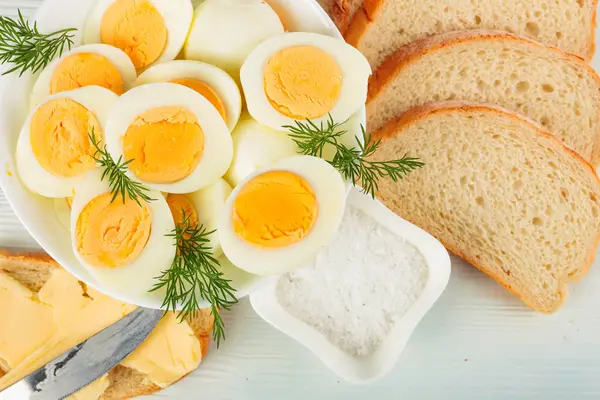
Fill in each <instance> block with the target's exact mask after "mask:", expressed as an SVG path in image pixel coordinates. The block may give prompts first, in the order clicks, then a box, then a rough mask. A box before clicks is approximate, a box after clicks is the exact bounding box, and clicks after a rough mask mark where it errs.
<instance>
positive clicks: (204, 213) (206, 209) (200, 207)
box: [186, 179, 232, 257]
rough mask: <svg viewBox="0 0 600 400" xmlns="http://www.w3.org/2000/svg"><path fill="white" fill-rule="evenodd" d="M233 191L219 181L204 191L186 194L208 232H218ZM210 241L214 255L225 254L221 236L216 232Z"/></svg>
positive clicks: (199, 223) (222, 181)
mask: <svg viewBox="0 0 600 400" xmlns="http://www.w3.org/2000/svg"><path fill="white" fill-rule="evenodd" d="M231 191H232V189H231V186H229V184H228V183H227V182H225V180H224V179H219V180H218V181H216V182H215V183H213V184H212V185H210V186H208V187H205V188H204V189H201V190H198V191H196V192H193V193H188V194H186V197H187V198H188V199H189V200H190V202H191V203H192V205H193V206H194V209H195V210H196V214H197V215H198V225H201V226H203V227H204V228H205V229H206V232H212V231H216V230H217V228H218V225H219V224H218V223H219V215H221V212H222V211H223V208H225V203H226V202H227V198H228V197H229V195H230V194H231ZM209 239H210V242H209V243H208V245H209V246H210V247H211V248H212V252H213V255H214V256H215V257H219V256H220V255H221V254H223V251H222V249H221V242H220V241H219V235H218V234H217V233H216V232H214V233H213V234H211V235H210V237H209Z"/></svg>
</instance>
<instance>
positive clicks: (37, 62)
mask: <svg viewBox="0 0 600 400" xmlns="http://www.w3.org/2000/svg"><path fill="white" fill-rule="evenodd" d="M18 12H19V15H18V17H17V18H16V19H13V18H10V17H5V16H0V63H1V64H6V63H9V64H12V68H10V69H9V70H8V71H6V72H4V74H3V75H6V74H10V73H12V72H15V71H18V72H19V76H21V75H23V73H25V72H26V71H32V72H33V73H35V72H38V71H39V70H41V69H43V68H45V67H46V66H47V65H48V64H49V63H50V62H51V61H52V60H53V59H54V58H55V57H57V56H60V55H61V54H62V53H63V52H64V51H65V50H70V49H71V46H72V45H73V32H74V31H76V30H77V29H75V28H69V29H62V30H59V31H56V32H52V33H40V31H39V30H38V28H37V24H36V23H34V24H33V26H31V25H29V22H28V21H27V20H26V19H25V18H24V17H23V14H21V10H19V11H18Z"/></svg>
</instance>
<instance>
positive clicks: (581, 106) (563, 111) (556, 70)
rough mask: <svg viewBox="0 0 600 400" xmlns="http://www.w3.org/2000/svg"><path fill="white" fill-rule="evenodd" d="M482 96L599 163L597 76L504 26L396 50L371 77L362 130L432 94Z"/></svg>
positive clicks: (477, 98)
mask: <svg viewBox="0 0 600 400" xmlns="http://www.w3.org/2000/svg"><path fill="white" fill-rule="evenodd" d="M453 99H456V100H465V101H473V102H478V103H490V104H496V105H499V106H502V107H505V108H507V109H509V110H511V111H514V112H518V113H520V114H523V115H526V116H528V117H530V118H532V119H533V120H535V121H536V122H538V123H540V124H541V125H542V126H543V127H544V128H545V129H546V130H548V131H549V132H552V133H553V134H554V135H556V136H557V137H559V138H560V139H561V140H563V141H564V142H565V143H566V144H567V145H569V146H571V147H572V148H573V149H575V150H576V151H577V152H578V153H579V154H581V155H582V156H583V158H585V159H586V160H588V161H590V162H591V163H592V164H594V165H598V163H599V162H600V79H599V78H598V75H597V74H596V73H595V72H594V70H592V68H591V67H589V66H588V65H587V64H586V63H584V62H583V61H581V59H579V58H578V57H576V56H573V55H568V54H566V53H564V52H562V51H561V50H559V49H557V48H554V47H547V46H544V45H542V44H540V43H538V42H534V41H531V40H529V39H526V38H523V37H520V36H515V35H512V34H509V33H505V32H498V31H483V30H472V31H463V32H453V33H446V34H443V35H438V36H432V37H430V38H427V39H423V40H420V41H417V42H415V43H412V44H410V45H408V46H405V47H403V48H402V49H400V50H399V51H398V52H396V54H394V55H393V56H392V57H390V58H389V59H388V60H387V61H386V62H385V64H383V65H382V66H381V67H380V68H379V69H378V70H377V71H376V73H375V74H374V75H373V76H372V78H371V82H370V87H369V94H368V99H367V115H368V123H367V127H368V129H369V131H370V132H374V131H376V130H378V129H380V128H381V127H382V126H383V125H384V124H385V123H386V122H388V121H390V120H392V119H394V118H395V117H397V116H400V115H402V113H404V112H406V111H407V110H408V109H410V108H411V107H415V106H419V105H423V104H427V103H429V102H432V101H445V100H453Z"/></svg>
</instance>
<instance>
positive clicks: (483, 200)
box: [373, 104, 600, 312]
mask: <svg viewBox="0 0 600 400" xmlns="http://www.w3.org/2000/svg"><path fill="white" fill-rule="evenodd" d="M375 137H376V138H384V142H383V144H382V146H381V147H380V149H379V150H378V152H377V153H376V154H375V155H374V156H373V159H374V160H384V159H390V158H394V157H396V156H397V155H399V154H405V153H408V154H409V155H410V156H413V157H419V158H420V159H421V160H422V161H423V162H424V163H425V167H424V168H422V169H419V170H417V171H415V172H413V173H411V174H410V175H409V176H407V177H406V178H405V179H403V180H401V181H399V182H397V183H394V182H392V181H391V180H384V181H383V182H381V184H380V190H379V192H378V197H379V198H380V199H381V200H382V201H383V202H384V203H385V204H386V205H387V206H388V207H389V208H391V209H392V210H393V211H394V212H396V213H397V214H399V215H400V216H402V217H403V218H405V219H407V220H410V221H411V222H413V223H415V224H416V225H418V226H420V227H421V228H423V229H425V230H426V231H428V232H430V233H431V234H433V235H434V236H435V237H437V238H438V239H439V240H440V241H441V242H443V243H444V244H445V245H446V247H447V248H448V249H450V250H451V251H453V252H454V253H455V254H457V255H458V256H461V257H463V258H464V259H466V260H467V261H469V262H470V263H472V264H473V265H475V266H476V267H478V268H479V269H481V270H483V271H484V272H486V273H487V274H489V275H491V276H492V277H493V278H494V279H496V280H497V281H498V282H500V283H501V284H502V285H504V286H505V287H506V288H507V289H509V290H510V291H512V292H514V293H515V294H517V295H518V296H520V297H521V298H522V299H523V301H524V302H525V303H527V304H528V305H530V306H531V307H532V308H534V309H536V310H538V311H541V312H553V311H555V310H557V309H558V308H559V307H560V306H561V304H562V303H563V301H564V300H565V297H566V294H567V288H566V283H568V282H574V281H576V280H578V279H580V278H582V277H583V276H584V275H585V273H586V272H587V270H588V269H589V267H590V266H591V264H592V262H593V258H594V254H595V249H596V247H597V244H598V239H599V235H600V202H599V199H600V184H599V182H598V178H597V176H596V174H595V171H594V170H593V168H592V167H591V166H590V165H589V164H587V163H586V162H585V161H583V160H582V159H581V158H580V157H578V156H577V155H576V154H575V153H574V152H572V151H570V150H569V149H567V148H566V147H564V146H563V145H562V144H561V143H560V142H559V141H558V140H556V139H555V138H554V137H552V136H551V135H549V134H547V133H545V132H543V131H542V130H541V129H540V128H539V127H538V126H537V125H535V124H533V123H531V122H530V121H528V120H526V119H523V118H522V117H520V116H518V115H515V114H512V113H510V112H508V111H505V110H502V109H498V108H494V107H487V106H471V105H460V104H458V105H457V104H450V105H448V104H445V105H444V104H439V105H435V106H427V107H422V108H418V109H413V110H411V111H410V112H409V113H407V115H406V116H405V117H404V118H401V119H399V120H396V121H393V122H391V123H390V124H388V125H387V126H386V127H385V128H384V129H382V130H381V131H379V132H378V133H377V134H376V135H375Z"/></svg>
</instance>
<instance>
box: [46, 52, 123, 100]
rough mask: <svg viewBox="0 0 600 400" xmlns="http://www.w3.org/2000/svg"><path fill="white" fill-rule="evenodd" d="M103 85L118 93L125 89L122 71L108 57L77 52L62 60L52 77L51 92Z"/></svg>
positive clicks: (120, 93)
mask: <svg viewBox="0 0 600 400" xmlns="http://www.w3.org/2000/svg"><path fill="white" fill-rule="evenodd" d="M84 86H102V87H103V88H106V89H109V90H112V91H113V92H115V93H116V94H118V95H122V94H123V91H124V87H123V79H122V78H121V73H120V72H119V70H118V69H117V67H115V66H114V64H113V63H111V62H110V61H109V60H108V58H106V57H104V56H101V55H99V54H94V53H77V54H73V55H70V56H68V57H66V58H65V59H64V60H62V61H61V62H60V63H59V64H58V66H57V67H56V69H55V70H54V73H53V74H52V77H51V78H50V94H55V93H60V92H65V91H67V90H73V89H78V88H81V87H84Z"/></svg>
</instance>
